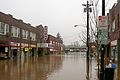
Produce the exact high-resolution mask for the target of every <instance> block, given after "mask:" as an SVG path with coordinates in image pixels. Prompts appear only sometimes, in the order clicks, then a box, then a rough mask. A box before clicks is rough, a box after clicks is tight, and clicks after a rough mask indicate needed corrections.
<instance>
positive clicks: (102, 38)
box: [98, 16, 108, 44]
mask: <svg viewBox="0 0 120 80" xmlns="http://www.w3.org/2000/svg"><path fill="white" fill-rule="evenodd" d="M107 43H108V16H99V27H98V44H107Z"/></svg>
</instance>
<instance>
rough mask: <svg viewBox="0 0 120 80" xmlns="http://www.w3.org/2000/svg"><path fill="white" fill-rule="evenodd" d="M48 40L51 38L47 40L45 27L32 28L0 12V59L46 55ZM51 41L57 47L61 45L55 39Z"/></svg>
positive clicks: (46, 28) (60, 42)
mask: <svg viewBox="0 0 120 80" xmlns="http://www.w3.org/2000/svg"><path fill="white" fill-rule="evenodd" d="M52 37H53V36H52ZM50 39H51V37H50V38H49V39H48V27H47V26H45V27H43V26H42V25H39V26H36V27H34V26H32V25H31V24H29V23H25V22H23V21H22V20H21V19H15V18H14V17H13V16H12V15H10V14H4V13H2V12H0V57H6V58H11V57H17V56H18V57H21V56H22V55H35V53H36V54H37V53H38V54H43V53H47V52H48V51H47V50H49V49H48V43H49V42H47V41H49V40H50ZM53 40H55V42H56V43H57V44H59V45H60V44H63V42H62V41H59V40H58V39H57V38H55V37H54V39H53ZM57 41H58V42H57ZM55 47H57V46H55ZM57 48H58V47H57Z"/></svg>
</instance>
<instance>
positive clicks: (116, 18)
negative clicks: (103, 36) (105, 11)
mask: <svg viewBox="0 0 120 80" xmlns="http://www.w3.org/2000/svg"><path fill="white" fill-rule="evenodd" d="M108 23H109V37H110V48H111V51H110V52H111V55H110V57H111V58H112V59H114V60H115V61H116V63H117V77H116V78H117V79H116V80H120V0H118V3H116V4H114V5H113V7H112V9H110V11H109V20H108Z"/></svg>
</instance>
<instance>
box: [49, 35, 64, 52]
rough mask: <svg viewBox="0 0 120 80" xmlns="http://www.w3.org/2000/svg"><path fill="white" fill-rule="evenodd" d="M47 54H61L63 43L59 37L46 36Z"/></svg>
mask: <svg viewBox="0 0 120 80" xmlns="http://www.w3.org/2000/svg"><path fill="white" fill-rule="evenodd" d="M47 42H48V53H58V54H59V53H61V52H63V41H62V39H61V38H59V37H54V36H52V35H48V40H47Z"/></svg>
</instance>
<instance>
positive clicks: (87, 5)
mask: <svg viewBox="0 0 120 80" xmlns="http://www.w3.org/2000/svg"><path fill="white" fill-rule="evenodd" d="M82 5H83V6H85V8H84V12H87V42H86V46H87V54H86V66H87V67H86V72H87V76H86V78H87V80H90V76H89V39H90V35H89V12H92V9H91V8H90V6H92V4H89V2H88V1H87V4H82Z"/></svg>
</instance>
